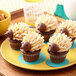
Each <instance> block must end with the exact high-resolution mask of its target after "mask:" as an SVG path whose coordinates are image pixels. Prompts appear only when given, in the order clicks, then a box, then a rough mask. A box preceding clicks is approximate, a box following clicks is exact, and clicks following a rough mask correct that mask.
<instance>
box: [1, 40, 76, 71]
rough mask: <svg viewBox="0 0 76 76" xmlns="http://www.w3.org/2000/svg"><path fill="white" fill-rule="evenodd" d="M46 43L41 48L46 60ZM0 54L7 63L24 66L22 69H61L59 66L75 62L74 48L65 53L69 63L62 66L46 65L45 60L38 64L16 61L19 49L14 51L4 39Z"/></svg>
mask: <svg viewBox="0 0 76 76" xmlns="http://www.w3.org/2000/svg"><path fill="white" fill-rule="evenodd" d="M6 44H7V45H6ZM47 48H48V46H47V44H45V46H44V47H43V48H42V52H43V53H44V54H46V56H47V57H46V60H47V58H48V57H49V54H48V53H47ZM1 54H2V56H3V58H4V59H5V60H7V61H8V62H9V63H11V64H13V65H15V66H18V67H21V68H24V69H31V70H42V71H43V70H56V69H61V68H65V67H69V66H71V65H73V64H76V48H75V49H72V50H70V51H69V53H68V54H67V58H68V60H69V64H68V65H66V66H62V67H56V68H55V67H50V66H48V65H46V60H45V61H44V62H42V63H40V64H36V65H27V64H23V63H21V62H19V61H18V56H19V55H20V54H21V52H20V51H15V50H13V49H11V48H10V45H9V42H8V40H7V39H6V40H5V41H4V42H3V44H2V46H1Z"/></svg>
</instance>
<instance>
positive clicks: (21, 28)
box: [8, 22, 29, 40]
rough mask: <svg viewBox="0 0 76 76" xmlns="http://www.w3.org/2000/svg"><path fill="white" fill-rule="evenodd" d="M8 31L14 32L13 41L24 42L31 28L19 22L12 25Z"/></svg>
mask: <svg viewBox="0 0 76 76" xmlns="http://www.w3.org/2000/svg"><path fill="white" fill-rule="evenodd" d="M8 30H12V31H13V40H22V39H23V37H24V36H25V35H26V34H27V33H28V31H29V27H27V26H26V24H25V23H23V22H19V23H15V24H12V25H11V26H10V27H9V29H8Z"/></svg>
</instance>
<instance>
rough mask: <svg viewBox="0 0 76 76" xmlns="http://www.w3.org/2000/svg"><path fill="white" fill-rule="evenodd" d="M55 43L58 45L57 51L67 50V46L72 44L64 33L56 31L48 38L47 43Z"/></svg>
mask: <svg viewBox="0 0 76 76" xmlns="http://www.w3.org/2000/svg"><path fill="white" fill-rule="evenodd" d="M53 43H55V44H56V45H57V46H58V47H59V50H58V52H64V51H67V50H69V48H70V47H71V46H72V42H71V39H70V38H69V37H67V35H65V34H64V33H63V34H61V33H58V34H54V35H53V36H52V37H51V38H50V39H49V45H50V44H53Z"/></svg>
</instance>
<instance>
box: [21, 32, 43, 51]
mask: <svg viewBox="0 0 76 76" xmlns="http://www.w3.org/2000/svg"><path fill="white" fill-rule="evenodd" d="M24 42H29V43H30V44H31V50H30V51H32V52H33V51H36V50H39V49H41V48H42V47H43V45H44V44H43V42H44V39H43V37H41V35H40V34H38V33H36V32H29V33H28V34H27V35H26V36H24V37H23V41H22V43H24Z"/></svg>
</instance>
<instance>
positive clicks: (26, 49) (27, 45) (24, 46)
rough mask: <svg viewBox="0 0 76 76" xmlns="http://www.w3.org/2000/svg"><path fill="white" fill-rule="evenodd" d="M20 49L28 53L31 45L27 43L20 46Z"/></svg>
mask: <svg viewBox="0 0 76 76" xmlns="http://www.w3.org/2000/svg"><path fill="white" fill-rule="evenodd" d="M21 49H23V50H24V51H30V49H31V44H30V43H29V42H25V43H23V44H22V46H21Z"/></svg>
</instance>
